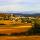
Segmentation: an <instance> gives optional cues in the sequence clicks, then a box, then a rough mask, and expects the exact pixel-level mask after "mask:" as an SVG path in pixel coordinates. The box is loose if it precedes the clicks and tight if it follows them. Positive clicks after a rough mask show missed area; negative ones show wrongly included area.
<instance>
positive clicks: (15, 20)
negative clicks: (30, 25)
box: [0, 14, 40, 24]
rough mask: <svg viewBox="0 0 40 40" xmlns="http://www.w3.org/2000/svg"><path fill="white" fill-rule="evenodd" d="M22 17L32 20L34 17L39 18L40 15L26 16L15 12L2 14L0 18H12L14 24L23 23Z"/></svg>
mask: <svg viewBox="0 0 40 40" xmlns="http://www.w3.org/2000/svg"><path fill="white" fill-rule="evenodd" d="M21 18H26V19H28V20H32V19H36V18H39V19H40V17H29V16H28V17H24V16H16V15H14V14H0V20H6V21H7V20H11V21H12V22H13V23H14V24H15V23H22V20H21ZM25 23H27V22H25Z"/></svg>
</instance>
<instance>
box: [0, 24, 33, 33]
mask: <svg viewBox="0 0 40 40" xmlns="http://www.w3.org/2000/svg"><path fill="white" fill-rule="evenodd" d="M31 27H32V25H31V24H16V27H14V26H11V25H5V26H2V27H1V26H0V34H8V33H9V34H10V33H17V32H18V33H20V32H25V31H28V30H29V29H30V28H31Z"/></svg>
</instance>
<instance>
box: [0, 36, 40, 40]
mask: <svg viewBox="0 0 40 40" xmlns="http://www.w3.org/2000/svg"><path fill="white" fill-rule="evenodd" d="M0 40H40V36H0Z"/></svg>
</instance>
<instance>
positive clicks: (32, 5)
mask: <svg viewBox="0 0 40 40" xmlns="http://www.w3.org/2000/svg"><path fill="white" fill-rule="evenodd" d="M0 11H4V12H6V11H17V12H18V11H20V12H22V11H35V12H40V0H0Z"/></svg>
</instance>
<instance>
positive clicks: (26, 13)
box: [0, 11, 40, 16]
mask: <svg viewBox="0 0 40 40" xmlns="http://www.w3.org/2000/svg"><path fill="white" fill-rule="evenodd" d="M0 13H5V14H15V15H18V16H19V15H21V16H40V13H35V12H32V11H25V12H13V11H8V12H0Z"/></svg>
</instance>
